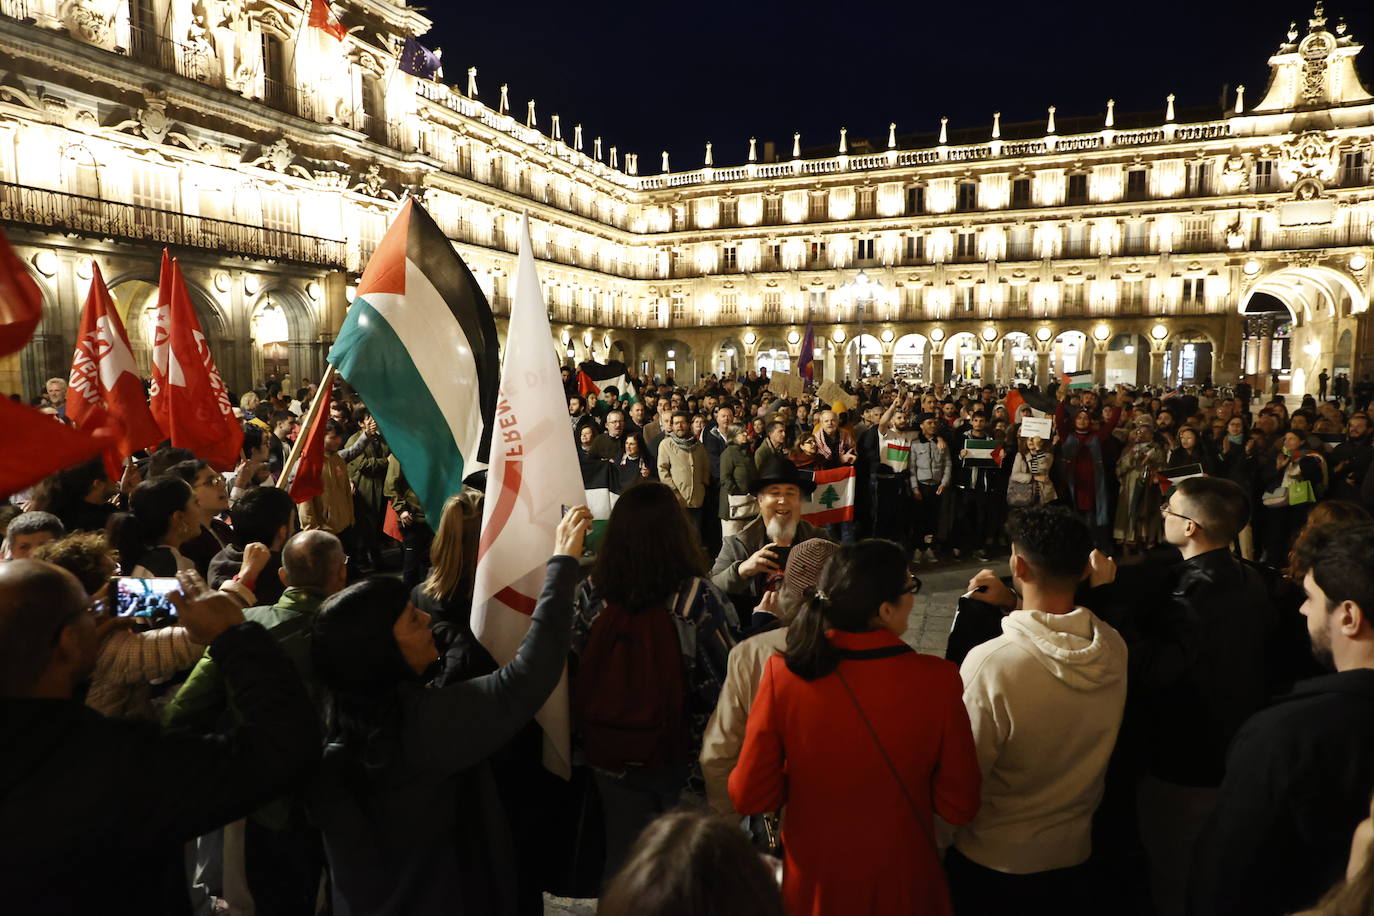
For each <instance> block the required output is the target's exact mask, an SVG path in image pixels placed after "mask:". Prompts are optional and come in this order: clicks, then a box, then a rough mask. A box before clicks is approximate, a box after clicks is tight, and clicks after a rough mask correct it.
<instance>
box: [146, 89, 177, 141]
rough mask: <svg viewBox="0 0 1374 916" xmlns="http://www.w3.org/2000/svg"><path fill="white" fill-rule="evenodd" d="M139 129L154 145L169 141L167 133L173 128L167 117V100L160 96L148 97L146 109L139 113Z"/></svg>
mask: <svg viewBox="0 0 1374 916" xmlns="http://www.w3.org/2000/svg"><path fill="white" fill-rule="evenodd" d="M137 119H138V128H139V132H140V133H142V134H143V136H145V137H147V138H148V139H149V140H151V141H153V142H154V143H161V142H163V141H164V140H165V139H167V131H168V130H169V129H170V128H171V126H172V121H171V119H170V118H168V117H167V100H166V99H164V98H161V97H160V96H151V95H150V96H147V97H145V99H144V107H143V108H141V109H139V112H138V116H137Z"/></svg>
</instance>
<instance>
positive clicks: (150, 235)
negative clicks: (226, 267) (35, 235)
mask: <svg viewBox="0 0 1374 916" xmlns="http://www.w3.org/2000/svg"><path fill="white" fill-rule="evenodd" d="M0 222H3V223H12V224H18V225H22V226H31V227H33V228H36V229H46V230H51V231H56V232H74V233H76V234H78V235H86V236H91V237H94V238H114V239H119V240H121V241H132V242H153V243H156V244H161V245H179V246H183V247H186V248H204V249H208V250H211V251H218V252H223V253H226V254H237V255H244V256H247V257H254V258H270V259H272V260H276V261H292V262H296V263H300V264H320V265H325V266H328V267H340V268H341V267H343V266H344V260H345V251H344V243H343V242H341V241H338V240H336V239H326V238H319V237H317V236H313V235H301V234H300V233H298V232H286V231H284V230H281V229H268V228H265V227H263V226H250V225H247V224H245V223H231V222H229V221H227V220H222V219H210V218H209V217H204V216H192V215H190V214H186V213H177V212H175V211H172V210H158V209H154V208H152V207H140V206H137V205H135V204H126V203H120V202H118V201H110V200H100V199H98V198H95V197H83V196H81V195H79V194H67V193H65V192H62V191H49V190H46V189H43V188H28V187H24V186H22V185H17V184H12V183H10V182H0Z"/></svg>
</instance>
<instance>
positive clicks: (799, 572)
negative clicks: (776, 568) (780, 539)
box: [778, 538, 840, 606]
mask: <svg viewBox="0 0 1374 916" xmlns="http://www.w3.org/2000/svg"><path fill="white" fill-rule="evenodd" d="M839 549H840V545H839V544H836V543H835V542H834V541H827V540H826V539H825V538H811V539H810V540H809V541H802V542H801V543H800V544H798V545H796V546H795V547H793V548H792V551H791V552H790V553H789V554H788V555H787V567H786V570H785V571H784V573H783V580H782V594H781V595H779V596H778V597H780V598H782V600H783V604H784V605H789V606H790V605H792V604H793V603H800V602H802V601H804V600H806V590H807V589H809V588H815V587H816V583H817V582H819V581H820V580H821V572H822V570H824V569H825V564H827V563H829V562H830V558H831V557H832V556H834V554H835V551H837V550H839Z"/></svg>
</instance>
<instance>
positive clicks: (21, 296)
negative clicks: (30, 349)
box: [0, 232, 43, 356]
mask: <svg viewBox="0 0 1374 916" xmlns="http://www.w3.org/2000/svg"><path fill="white" fill-rule="evenodd" d="M42 317H43V291H42V290H40V289H39V288H38V284H37V283H35V282H34V279H33V277H32V276H30V275H29V271H28V268H26V267H25V266H24V262H23V261H21V260H19V256H18V255H17V254H15V253H14V249H13V248H11V247H10V243H9V239H7V238H5V234H4V233H3V232H0V356H8V355H9V354H11V353H18V352H19V351H20V350H22V349H23V348H24V345H25V344H27V343H28V342H29V338H31V337H33V329H34V328H36V327H38V319H40V318H42Z"/></svg>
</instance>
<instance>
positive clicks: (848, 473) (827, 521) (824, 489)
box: [801, 465, 855, 525]
mask: <svg viewBox="0 0 1374 916" xmlns="http://www.w3.org/2000/svg"><path fill="white" fill-rule="evenodd" d="M814 479H815V481H816V489H815V491H814V492H812V494H811V495H810V496H808V497H806V499H804V500H803V501H802V507H801V514H802V518H804V519H806V520H807V521H808V522H810V523H811V524H813V525H833V524H835V523H836V522H852V521H853V520H854V480H855V474H854V466H853V465H848V466H846V467H842V468H832V469H830V470H828V471H817V472H816V474H815V477H814Z"/></svg>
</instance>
